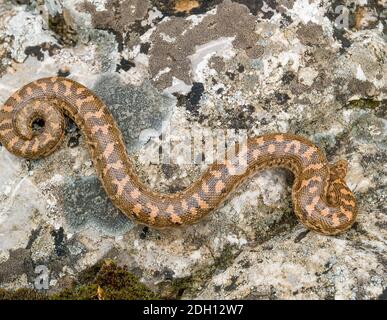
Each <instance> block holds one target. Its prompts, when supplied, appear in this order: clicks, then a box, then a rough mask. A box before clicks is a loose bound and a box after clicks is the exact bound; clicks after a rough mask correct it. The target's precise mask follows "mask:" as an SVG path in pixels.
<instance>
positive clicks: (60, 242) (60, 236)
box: [51, 227, 67, 257]
mask: <svg viewBox="0 0 387 320" xmlns="http://www.w3.org/2000/svg"><path fill="white" fill-rule="evenodd" d="M51 235H52V236H53V237H54V246H55V253H56V254H57V256H59V257H61V256H64V255H66V253H67V248H66V245H65V233H64V229H63V228H62V227H60V228H59V229H58V230H52V231H51Z"/></svg>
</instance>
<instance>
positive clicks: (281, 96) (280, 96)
mask: <svg viewBox="0 0 387 320" xmlns="http://www.w3.org/2000/svg"><path fill="white" fill-rule="evenodd" d="M274 95H275V98H276V100H277V102H278V103H279V104H285V103H287V102H288V100H289V99H290V97H289V96H288V94H287V93H281V92H276V93H275V94H274Z"/></svg>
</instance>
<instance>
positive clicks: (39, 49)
mask: <svg viewBox="0 0 387 320" xmlns="http://www.w3.org/2000/svg"><path fill="white" fill-rule="evenodd" d="M59 48H60V47H59V46H58V45H56V44H51V43H47V42H44V43H42V44H40V45H37V46H29V47H27V48H25V49H24V53H25V54H26V55H27V56H32V57H36V59H38V60H39V61H43V60H44V52H45V51H47V52H48V54H49V56H52V55H54V54H55V53H56V51H57V49H59Z"/></svg>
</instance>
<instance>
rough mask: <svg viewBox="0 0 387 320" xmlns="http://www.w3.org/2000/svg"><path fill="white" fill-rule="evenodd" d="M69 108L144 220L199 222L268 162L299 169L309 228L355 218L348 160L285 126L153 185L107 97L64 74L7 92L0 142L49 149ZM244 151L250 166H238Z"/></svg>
mask: <svg viewBox="0 0 387 320" xmlns="http://www.w3.org/2000/svg"><path fill="white" fill-rule="evenodd" d="M64 115H67V116H69V117H70V118H72V119H73V120H74V121H75V122H76V124H77V125H78V126H79V128H81V130H82V132H83V134H84V136H85V139H86V141H87V144H88V146H89V149H90V153H91V157H92V159H93V163H94V166H95V169H96V171H97V174H98V176H99V178H100V180H101V182H102V184H103V186H104V189H105V190H106V192H107V194H108V196H109V198H110V199H111V200H112V201H113V203H114V205H115V206H116V207H118V208H119V209H120V210H121V211H122V212H123V213H125V214H126V215H128V216H133V217H135V218H136V219H137V220H138V221H139V222H141V223H145V224H147V225H150V226H154V227H170V226H179V225H187V224H192V223H194V222H197V221H199V220H200V219H201V218H202V217H203V216H205V215H207V214H208V213H209V212H210V211H212V210H214V209H215V208H217V207H219V205H220V204H221V203H222V202H223V201H224V200H225V198H226V197H227V196H228V195H229V194H230V193H231V191H232V190H233V189H235V188H236V187H237V186H239V185H240V184H241V183H242V182H243V181H245V180H246V178H247V177H249V176H251V174H252V173H253V172H256V171H258V170H261V169H265V168H270V167H282V168H286V169H289V170H291V171H292V172H293V173H294V176H295V182H294V185H293V189H292V202H293V208H294V212H295V214H296V215H297V217H298V218H299V220H300V221H301V222H302V223H303V224H304V225H305V226H306V227H307V228H309V229H312V230H314V231H317V232H319V233H323V234H329V235H333V234H337V233H340V232H342V231H344V230H347V229H348V228H350V227H351V225H352V224H353V222H354V221H355V219H356V215H357V206H356V200H355V196H354V194H353V193H352V192H351V190H350V189H349V188H348V186H347V185H346V183H345V175H346V172H347V162H346V161H344V160H340V161H338V162H336V163H335V164H333V165H330V164H329V163H328V162H327V160H326V157H325V155H324V153H323V152H322V151H321V150H320V149H319V148H318V147H317V146H316V145H314V144H313V143H312V142H311V141H309V140H307V139H305V138H303V137H301V136H297V135H292V134H288V133H276V134H266V135H262V136H256V137H251V138H249V139H248V141H247V144H246V145H245V146H244V147H241V148H239V150H238V153H237V154H236V155H235V156H234V158H231V159H227V160H226V161H224V162H223V163H214V164H212V165H211V166H210V167H209V168H208V169H207V170H206V171H205V172H204V174H203V175H202V176H201V178H200V179H198V180H197V181H195V182H194V183H192V184H191V185H190V186H189V187H188V188H187V189H185V190H183V191H181V192H177V193H175V194H160V193H156V192H153V191H151V190H149V188H147V187H146V186H145V185H144V184H143V183H142V182H141V181H139V179H138V177H137V175H136V173H135V172H134V169H133V165H132V164H131V161H130V159H129V157H128V154H127V151H126V148H125V144H124V141H123V138H122V134H121V131H120V129H119V128H118V126H117V124H116V122H115V120H114V118H113V117H112V115H111V113H110V112H109V110H108V108H107V107H106V105H105V104H104V103H103V102H102V101H101V99H100V98H99V97H98V96H96V95H95V94H94V93H93V92H92V91H91V90H89V89H88V88H87V87H85V86H83V85H82V84H80V83H78V82H76V81H73V80H70V79H67V78H60V77H49V78H43V79H39V80H36V81H33V82H31V83H29V84H27V85H25V86H24V87H22V88H21V89H19V90H18V91H16V92H15V93H14V94H13V95H12V96H10V97H9V99H8V100H7V101H6V102H5V103H4V105H3V106H2V107H1V109H0V142H1V144H2V145H4V146H5V148H6V149H7V150H8V151H10V152H11V153H13V154H15V155H17V156H20V157H24V158H28V159H36V158H40V157H43V156H47V155H49V154H50V153H52V152H53V151H54V150H55V149H56V148H57V147H58V146H59V144H60V143H61V141H62V140H63V138H64V131H65V130H64V129H65V118H64ZM37 119H43V120H44V126H43V128H42V130H40V132H36V130H33V122H34V121H35V120H37ZM241 157H244V158H243V159H245V160H246V162H245V164H246V165H247V170H244V171H243V174H236V172H238V169H240V168H239V167H238V166H241V165H242V164H240V161H239V160H238V159H242V158H241ZM241 172H242V171H241Z"/></svg>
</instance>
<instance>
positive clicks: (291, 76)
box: [281, 71, 296, 84]
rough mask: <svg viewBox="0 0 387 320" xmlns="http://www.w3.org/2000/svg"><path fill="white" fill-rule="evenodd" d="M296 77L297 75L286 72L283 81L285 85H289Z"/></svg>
mask: <svg viewBox="0 0 387 320" xmlns="http://www.w3.org/2000/svg"><path fill="white" fill-rule="evenodd" d="M295 77H296V75H295V74H294V73H293V72H292V71H286V72H285V73H284V74H283V76H282V78H281V81H282V83H283V84H289V83H290V82H292V81H293V79H294V78H295Z"/></svg>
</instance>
